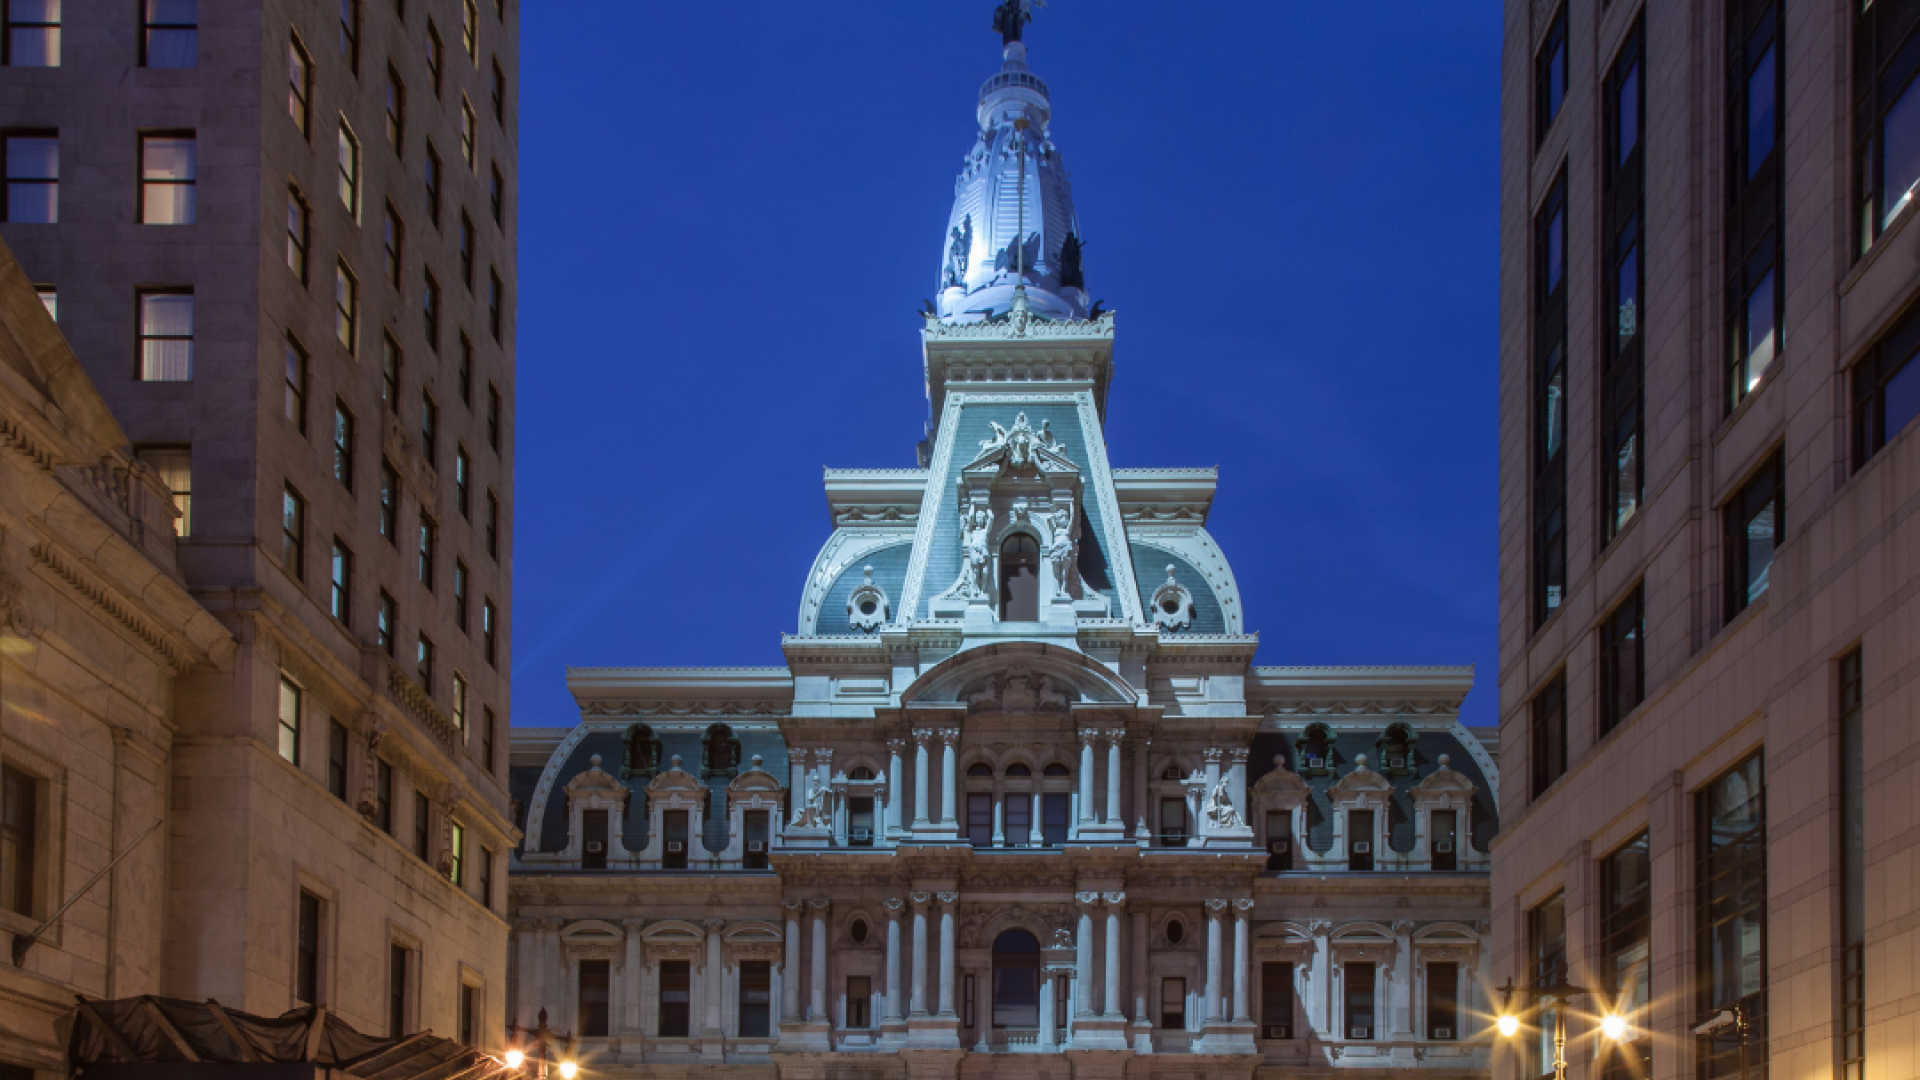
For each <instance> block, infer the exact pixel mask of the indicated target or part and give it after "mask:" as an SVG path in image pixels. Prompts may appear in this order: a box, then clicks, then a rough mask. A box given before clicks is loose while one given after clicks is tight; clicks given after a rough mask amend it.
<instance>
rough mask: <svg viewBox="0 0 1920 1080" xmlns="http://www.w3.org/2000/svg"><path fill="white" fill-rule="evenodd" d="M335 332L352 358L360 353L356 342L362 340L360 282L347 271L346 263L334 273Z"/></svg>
mask: <svg viewBox="0 0 1920 1080" xmlns="http://www.w3.org/2000/svg"><path fill="white" fill-rule="evenodd" d="M333 332H334V336H335V337H336V338H338V339H339V341H340V344H341V345H342V346H343V347H344V348H345V349H346V350H347V355H349V356H352V355H353V354H354V353H355V352H357V351H358V348H357V347H356V342H358V341H359V340H360V280H359V279H358V278H356V277H354V276H353V271H351V270H348V269H347V264H346V263H339V264H337V265H336V266H335V267H334V272H333Z"/></svg>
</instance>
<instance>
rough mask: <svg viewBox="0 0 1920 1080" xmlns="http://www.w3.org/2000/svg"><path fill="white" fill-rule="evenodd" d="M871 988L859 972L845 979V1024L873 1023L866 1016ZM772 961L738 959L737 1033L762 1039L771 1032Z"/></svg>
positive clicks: (850, 1026)
mask: <svg viewBox="0 0 1920 1080" xmlns="http://www.w3.org/2000/svg"><path fill="white" fill-rule="evenodd" d="M871 994H872V991H871V990H870V989H868V987H867V980H866V979H865V978H864V977H861V976H857V975H856V976H853V977H850V978H848V979H847V1025H846V1026H847V1027H849V1028H867V1027H871V1026H873V1025H872V1024H871V1022H870V1021H869V1020H868V1019H867V1016H868V1013H867V1006H868V1001H869V996H870V995H871ZM772 1005H773V964H772V962H770V961H767V960H742V961H741V962H740V1037H741V1038H743V1039H764V1038H767V1037H768V1036H770V1035H772V1034H773V1015H772V1013H771V1012H770V1011H769V1010H770V1009H771V1007H772Z"/></svg>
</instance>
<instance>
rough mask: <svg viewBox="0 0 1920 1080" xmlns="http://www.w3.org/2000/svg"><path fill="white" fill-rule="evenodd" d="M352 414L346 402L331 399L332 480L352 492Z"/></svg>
mask: <svg viewBox="0 0 1920 1080" xmlns="http://www.w3.org/2000/svg"><path fill="white" fill-rule="evenodd" d="M353 428H354V420H353V414H352V413H350V412H348V411H347V405H346V402H344V401H341V400H340V399H339V398H334V399H333V478H334V479H335V480H337V481H339V482H340V486H341V487H343V488H346V489H347V490H348V491H352V490H353Z"/></svg>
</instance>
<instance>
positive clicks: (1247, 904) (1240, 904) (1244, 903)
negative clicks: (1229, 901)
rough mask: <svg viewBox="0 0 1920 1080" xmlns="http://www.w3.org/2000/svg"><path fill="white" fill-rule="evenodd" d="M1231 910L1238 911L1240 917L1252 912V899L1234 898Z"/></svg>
mask: <svg viewBox="0 0 1920 1080" xmlns="http://www.w3.org/2000/svg"><path fill="white" fill-rule="evenodd" d="M1233 910H1234V911H1235V912H1237V913H1239V915H1240V916H1241V917H1242V918H1245V917H1246V916H1248V915H1251V914H1253V901H1252V900H1251V899H1246V900H1235V901H1234V902H1233Z"/></svg>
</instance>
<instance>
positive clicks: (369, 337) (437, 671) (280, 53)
mask: <svg viewBox="0 0 1920 1080" xmlns="http://www.w3.org/2000/svg"><path fill="white" fill-rule="evenodd" d="M162 7H165V10H166V11H167V12H172V11H174V10H175V8H174V7H173V6H164V5H163V6H162ZM186 7H187V8H189V9H191V10H192V11H193V12H194V14H193V15H192V16H191V17H192V18H195V19H197V24H196V25H194V26H191V27H188V28H186V29H185V30H184V31H182V30H181V29H180V28H179V27H177V26H161V25H156V26H155V27H151V28H149V27H143V26H142V25H141V23H140V21H139V16H140V11H138V10H135V9H130V8H128V7H127V6H126V5H124V4H120V3H117V2H113V0H67V2H66V3H65V4H63V5H60V16H59V17H60V20H61V24H62V25H61V27H60V30H59V45H58V47H57V50H56V51H55V52H54V53H53V58H54V59H57V63H54V64H51V65H47V66H37V67H36V66H28V65H26V64H24V63H22V57H23V56H24V55H25V54H24V53H18V52H16V54H15V55H14V58H13V60H12V63H11V66H7V67H4V68H0V89H3V92H0V127H4V128H5V129H6V130H7V131H8V132H9V133H10V134H18V133H21V132H32V133H36V135H37V136H40V137H44V138H47V139H49V140H50V141H51V143H52V144H53V146H54V147H55V148H56V150H57V166H56V167H55V168H54V170H53V171H54V173H55V175H56V176H57V182H56V184H55V186H56V188H57V198H56V200H55V202H56V204H57V206H56V209H55V210H54V211H53V212H52V213H51V214H40V215H38V216H42V217H51V218H52V220H49V221H44V222H36V221H33V220H27V219H28V218H31V217H33V216H35V215H31V214H23V213H21V212H19V211H18V210H16V211H15V212H14V213H13V214H12V215H11V216H10V218H9V220H8V222H7V223H6V224H4V225H0V235H3V236H4V237H5V239H6V241H7V243H8V244H9V245H11V247H12V249H13V250H14V251H15V252H16V253H17V254H18V257H19V262H20V265H21V266H22V267H23V268H24V270H25V274H26V276H27V279H28V281H29V282H31V283H32V284H34V285H37V286H40V287H41V288H42V289H44V290H45V291H46V292H47V293H48V294H49V299H50V302H51V304H52V305H53V306H54V307H55V309H56V310H57V322H58V326H59V328H60V329H61V330H62V331H64V332H65V334H66V336H67V339H68V340H69V341H70V342H71V344H72V349H73V353H74V355H75V356H77V358H78V361H79V363H80V365H81V366H82V367H83V368H84V369H85V371H86V373H87V374H88V375H89V376H91V379H92V383H93V384H94V387H95V388H97V392H98V394H99V396H100V397H101V398H103V399H104V400H105V402H106V404H107V406H108V408H109V409H110V410H111V412H112V415H113V416H114V417H115V419H116V420H117V421H118V423H119V425H120V428H121V431H122V433H123V439H124V443H125V444H126V445H128V446H130V447H131V448H132V450H133V452H134V454H135V455H136V456H138V457H139V458H141V459H142V460H143V461H145V462H147V463H149V464H150V465H151V466H152V467H153V468H154V470H155V472H156V473H157V474H158V475H160V476H161V477H162V479H163V481H165V482H166V483H167V484H168V486H169V489H170V490H171V491H173V492H175V493H176V502H177V504H178V506H179V508H180V510H181V514H180V516H179V517H178V518H177V519H176V520H177V521H178V523H179V525H180V527H181V531H182V535H180V536H179V537H178V539H177V541H176V542H173V543H171V544H170V545H169V551H170V554H169V556H168V557H169V559H173V560H176V561H177V565H178V568H179V575H180V579H181V581H182V582H183V583H184V585H185V587H186V588H187V590H188V592H189V593H190V594H191V596H192V597H193V599H194V600H195V602H197V603H198V604H199V605H200V606H201V607H202V608H204V609H205V610H207V611H210V612H212V613H213V615H214V616H215V617H217V618H218V620H219V621H220V623H221V624H222V625H224V627H225V628H226V632H227V633H228V634H229V635H230V640H231V642H232V650H231V655H230V656H227V657H225V658H224V659H223V660H222V662H220V663H218V664H215V665H205V664H196V665H189V666H188V668H187V669H186V670H183V671H180V672H178V673H176V677H175V681H174V682H173V683H172V684H171V686H170V688H169V689H168V690H167V694H170V695H171V697H170V698H169V697H168V696H167V694H162V695H161V696H160V697H159V698H157V699H156V700H159V701H163V702H169V704H167V705H166V706H165V707H164V709H165V716H166V721H167V723H168V724H169V725H171V728H170V730H169V739H168V741H167V742H166V744H165V746H164V753H163V754H162V755H161V756H160V757H158V758H157V759H156V761H155V764H154V768H155V769H156V770H159V771H160V772H161V773H162V775H163V777H164V780H163V781H159V782H160V783H161V784H162V789H163V790H164V791H165V793H166V802H167V805H168V806H169V807H170V811H169V817H168V826H167V830H166V833H167V838H166V843H165V844H164V847H163V848H161V849H159V850H164V852H165V858H166V860H167V864H166V868H165V873H164V874H163V875H155V876H151V877H147V878H143V879H142V884H141V885H140V886H139V888H140V890H141V891H142V893H143V894H146V895H150V896H152V897H153V898H154V906H153V908H152V911H153V912H154V917H155V918H157V919H160V920H162V922H163V929H162V931H161V934H160V941H161V948H160V950H159V952H158V953H157V954H156V955H155V956H154V957H153V958H152V960H151V964H152V971H151V972H150V974H149V976H148V977H146V978H143V979H141V980H135V981H129V982H127V983H126V984H125V985H120V986H117V987H115V988H114V991H115V992H118V993H123V994H124V993H138V992H156V993H164V994H171V995H177V996H180V997H187V998H196V999H201V998H208V997H213V998H217V999H219V1000H220V1001H221V1002H222V1003H223V1004H225V1005H228V1006H230V1007H233V1008H236V1009H244V1010H248V1011H252V1012H256V1013H266V1014H275V1013H279V1012H281V1011H283V1010H285V1009H287V1008H289V1007H291V1006H292V1005H294V1004H295V1001H296V998H297V996H298V994H299V993H300V991H299V989H298V988H297V987H296V985H295V983H296V981H297V978H298V972H299V971H300V970H301V966H300V965H301V959H300V957H301V954H302V949H301V947H300V943H299V941H298V937H299V917H298V909H299V907H300V905H301V902H302V901H301V895H302V893H306V894H308V895H310V896H312V897H314V898H316V899H317V900H318V901H319V903H320V909H321V917H320V922H321V926H320V932H319V937H318V941H317V947H318V959H317V961H315V963H317V965H318V977H317V985H316V986H315V988H314V993H315V994H317V996H318V997H319V998H320V999H321V1000H322V1001H323V1002H324V1003H325V1004H327V1005H328V1006H329V1007H330V1008H331V1009H332V1010H334V1012H335V1013H336V1014H338V1015H341V1016H343V1017H344V1018H346V1019H347V1020H349V1021H350V1022H352V1023H353V1024H355V1025H356V1026H358V1027H360V1028H362V1029H363V1030H367V1031H371V1032H379V1033H385V1032H386V1031H387V1030H388V1028H389V1026H390V1023H391V1021H390V1015H391V1012H392V1010H391V1008H390V1005H389V999H390V996H391V995H390V987H391V986H392V985H393V982H392V980H391V979H390V977H389V976H390V970H389V969H390V967H392V965H393V964H394V963H395V960H394V957H395V953H394V952H393V950H394V948H395V947H396V946H398V947H402V948H405V949H407V950H409V951H408V953H407V954H406V955H407V957H408V959H407V960H406V961H405V963H406V964H407V965H408V968H409V970H408V971H407V972H406V973H405V975H404V977H403V979H402V980H401V982H402V984H403V985H404V986H405V997H406V1001H405V1003H404V1004H403V1006H402V1007H401V1008H400V1010H399V1011H400V1014H401V1020H402V1026H404V1027H407V1028H408V1029H414V1028H420V1027H431V1028H433V1029H435V1030H437V1031H439V1032H442V1033H449V1034H451V1033H457V1032H460V1031H461V1030H462V1028H463V1027H469V1026H470V1027H472V1028H473V1029H474V1031H473V1037H474V1038H475V1039H477V1040H479V1041H482V1042H484V1043H486V1044H490V1045H491V1044H497V1041H498V1039H499V1033H500V1027H501V1020H502V1017H503V1016H504V1011H503V1010H504V996H503V995H502V993H501V989H502V985H501V984H502V981H503V979H504V974H505V963H506V956H505V951H506V943H507V927H506V923H505V921H504V918H503V913H504V904H505V888H504V875H505V872H506V857H505V853H506V852H507V851H508V850H509V848H511V847H512V846H514V845H515V844H516V843H517V842H518V838H517V836H516V835H515V833H514V830H513V826H512V824H511V822H510V820H509V818H508V816H507V813H506V808H507V793H506V788H505V776H506V756H507V755H506V742H507V736H506V724H507V702H508V679H507V672H508V670H509V664H510V662H511V656H510V653H509V650H508V647H507V640H508V628H509V626H510V625H511V592H512V585H511V574H510V569H509V568H510V566H511V559H512V540H511V537H512V506H513V479H512V478H513V471H512V453H513V427H512V403H513V394H514V367H513V348H512V343H513V332H514V318H513V296H514V282H515V279H514V265H515V249H514V245H515V233H514V228H515V221H516V206H517V191H516V190H515V188H514V186H513V185H514V179H515V175H516V170H515V158H516V143H517V136H516V132H515V126H514V125H515V121H516V120H517V108H518V106H517V95H516V91H515V88H516V86H517V75H518V62H517V61H518V55H517V27H516V24H515V18H516V17H517V7H518V5H517V4H516V5H512V6H511V7H509V5H508V4H506V3H504V2H500V3H496V2H495V0H477V2H475V3H469V2H464V0H414V2H412V3H408V4H404V5H401V4H389V3H373V2H370V0H352V2H349V3H345V4H297V5H287V4H280V3H268V2H263V0H200V2H199V3H198V4H197V5H186ZM136 8H140V10H145V8H142V7H141V6H140V5H136ZM154 10H156V11H159V10H161V8H160V7H156V8H155V9H154ZM343 20H344V21H343ZM183 32H184V33H185V34H186V35H187V36H185V37H182V36H181V34H182V33H183ZM390 85H391V86H392V87H393V88H394V91H393V92H392V93H390V91H389V86H390ZM390 102H391V103H392V104H391V105H390V104H389V103H390ZM163 137H164V138H165V139H167V140H171V141H172V143H171V146H167V145H163V144H162V143H160V142H156V141H155V140H157V139H161V138H163ZM183 143H184V145H185V147H186V156H184V157H183V156H182V152H181V144H183ZM10 145H11V144H10ZM469 147H471V151H470V152H469V149H468V148H469ZM430 176H431V180H430ZM181 180H186V181H189V182H188V183H186V184H179V183H172V184H171V186H168V183H169V182H177V181H181ZM188 206H190V207H191V210H190V212H183V210H184V208H185V207H188ZM436 207H437V209H436ZM389 212H391V213H392V215H393V216H394V220H395V222H396V228H395V229H393V230H391V231H389V229H388V228H387V225H386V220H387V215H388V214H389ZM436 215H437V216H436ZM169 217H172V218H176V219H184V220H181V221H180V223H160V222H161V220H163V219H166V218H169ZM390 236H391V237H392V240H391V242H390V241H389V237H390ZM389 249H392V252H393V254H392V256H391V259H392V262H391V265H389V258H390V256H389ZM463 253H464V254H463ZM430 280H431V281H433V282H434V284H435V286H436V289H435V291H434V293H433V296H434V303H433V304H432V305H429V303H428V287H429V286H428V283H429V281H430ZM342 281H347V282H351V283H352V284H351V288H350V289H349V290H348V291H346V292H342V291H340V290H339V289H338V288H337V286H338V283H339V282H342ZM156 291H158V292H161V293H164V294H165V295H167V296H169V297H173V298H184V297H189V296H190V298H191V314H190V316H188V317H185V318H181V317H180V313H182V312H184V310H185V309H184V308H180V307H176V308H173V309H169V310H172V311H173V312H175V313H176V314H175V315H173V316H167V317H162V316H159V315H157V314H156V315H152V317H149V315H150V314H151V313H152V312H157V311H159V310H160V309H151V311H150V309H149V307H148V305H147V302H146V301H145V300H144V299H143V298H144V297H146V296H147V295H148V294H150V293H154V292H156ZM343 301H344V303H343ZM430 307H431V309H432V312H433V318H432V319H431V320H430V319H429V318H428V317H427V312H428V310H429V308H430ZM153 334H163V335H170V336H171V338H172V340H166V339H164V337H153V336H152V335H153ZM182 337H184V338H185V339H186V343H185V344H184V345H183V344H182V343H181V341H180V340H179V339H180V338H182ZM388 342H391V343H392V346H393V348H394V350H395V353H396V355H397V356H398V358H399V362H398V364H397V370H393V374H394V375H395V376H396V378H394V379H393V380H392V381H391V385H389V380H388V378H387V376H388V374H389V371H390V370H392V369H390V366H389V364H388V362H387V354H388V346H387V343H388ZM189 357H190V358H189ZM337 417H338V418H343V419H344V422H340V421H337V419H336V418H337ZM337 442H338V443H340V444H342V445H343V447H344V449H337V448H336V443H337ZM290 496H291V497H292V498H293V499H294V502H293V503H292V504H291V505H292V506H293V507H294V508H295V509H294V510H293V511H292V512H291V513H290V512H289V510H288V506H289V502H288V500H289V497H290ZM383 503H384V504H387V505H388V506H389V507H390V509H386V510H383ZM429 525H430V529H431V532H430V537H431V538H430V540H427V541H425V543H426V546H427V551H426V555H425V557H424V558H423V557H422V554H421V548H422V546H423V532H427V531H428V528H429ZM336 552H338V553H340V554H341V555H342V556H344V559H343V560H337V559H336ZM423 564H424V565H423ZM336 567H344V568H345V572H344V573H341V574H340V575H338V576H340V577H341V579H342V580H341V585H340V587H338V588H336V586H335V583H334V579H335V577H336ZM423 642H431V648H430V650H429V649H426V648H424V647H423V645H422V643H423ZM422 653H424V654H425V655H427V656H429V657H430V662H428V663H421V662H420V656H421V654H422ZM283 715H284V716H286V717H287V718H289V719H295V718H297V720H296V723H295V730H294V731H292V732H290V733H288V734H286V735H285V736H284V739H285V741H284V742H283V733H282V722H281V721H282V717H283ZM456 877H457V878H458V879H459V880H454V878H456ZM69 883H72V882H71V879H69ZM117 944H118V943H116V948H117ZM463 988H471V989H470V990H463ZM96 989H97V988H96ZM89 992H94V991H93V990H90V991H89ZM463 1012H465V1013H473V1014H474V1016H473V1018H472V1023H471V1024H470V1025H467V1024H463V1023H462V1020H461V1017H462V1015H463ZM42 1063H44V1059H42Z"/></svg>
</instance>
